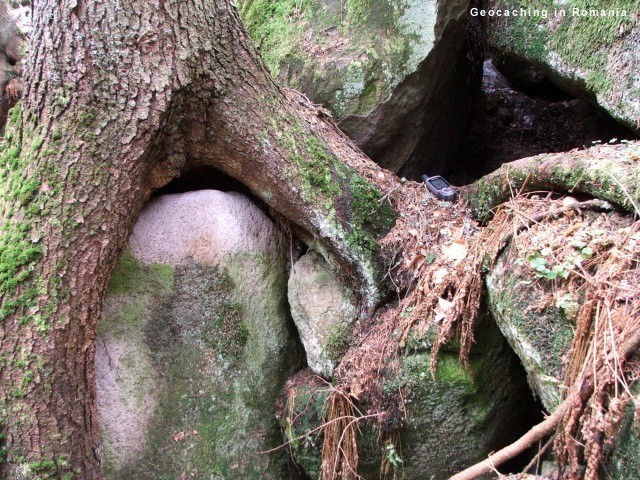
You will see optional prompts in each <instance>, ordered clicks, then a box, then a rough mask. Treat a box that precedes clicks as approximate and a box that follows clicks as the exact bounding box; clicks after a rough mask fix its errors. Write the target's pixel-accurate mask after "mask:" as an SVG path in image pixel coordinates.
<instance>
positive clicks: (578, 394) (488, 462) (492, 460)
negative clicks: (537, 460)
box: [449, 330, 640, 480]
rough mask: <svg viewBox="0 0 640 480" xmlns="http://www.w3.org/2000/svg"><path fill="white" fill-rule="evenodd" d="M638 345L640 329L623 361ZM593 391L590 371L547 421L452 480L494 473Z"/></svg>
mask: <svg viewBox="0 0 640 480" xmlns="http://www.w3.org/2000/svg"><path fill="white" fill-rule="evenodd" d="M638 348H640V330H639V331H636V332H635V333H634V335H633V336H631V337H630V338H629V340H627V342H626V343H625V345H624V347H623V349H622V352H621V354H620V355H621V360H622V361H624V360H626V359H627V358H629V357H630V356H631V355H632V354H633V353H634V352H635V351H636V350H638ZM592 393H593V373H591V372H588V373H587V374H586V375H585V376H584V377H583V379H582V381H581V382H580V383H579V384H577V385H575V386H574V388H573V389H572V392H571V393H570V394H569V395H568V396H567V398H566V399H565V400H564V402H562V403H561V404H560V406H558V408H556V409H555V411H554V412H553V413H552V414H551V415H549V416H548V417H547V418H545V419H544V421H542V422H541V423H539V424H538V425H536V426H534V427H533V428H532V429H531V430H529V431H528V432H527V433H525V434H524V435H523V436H522V437H520V438H519V439H518V440H516V441H515V442H514V443H512V444H511V445H508V446H506V447H504V448H503V449H501V450H498V451H497V452H496V453H494V454H492V455H490V456H489V457H488V458H487V459H485V460H483V461H482V462H479V463H476V464H475V465H472V466H471V467H469V468H467V469H466V470H463V471H462V472H460V473H457V474H455V475H454V476H452V477H450V478H449V480H473V479H474V478H477V477H479V476H480V475H483V474H485V473H488V472H491V471H492V470H493V468H495V467H498V466H500V465H502V464H503V463H504V462H506V461H507V460H510V459H512V458H514V457H516V456H518V455H520V454H521V453H522V452H524V451H525V450H526V449H528V448H529V447H531V446H533V444H535V443H536V442H538V441H540V440H542V439H543V438H544V437H546V436H548V435H550V434H551V433H552V432H553V431H554V429H555V428H556V427H557V426H558V424H559V423H560V420H561V419H562V418H563V417H564V415H565V413H567V410H568V409H569V408H570V407H571V406H572V405H573V403H574V402H575V401H576V400H582V401H586V400H587V399H588V398H589V397H590V396H591V394H592Z"/></svg>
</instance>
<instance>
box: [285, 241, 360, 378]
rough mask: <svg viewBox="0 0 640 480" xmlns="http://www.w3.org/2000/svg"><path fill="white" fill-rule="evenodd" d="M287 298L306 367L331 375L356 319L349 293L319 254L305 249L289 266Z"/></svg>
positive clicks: (327, 376)
mask: <svg viewBox="0 0 640 480" xmlns="http://www.w3.org/2000/svg"><path fill="white" fill-rule="evenodd" d="M288 297H289V305H290V307H291V316H292V317H293V321H294V322H295V324H296V327H297V329H298V332H299V333H300V339H301V340H302V344H303V345H304V348H305V351H306V352H307V363H308V365H309V367H311V369H312V370H313V371H315V372H316V373H319V374H321V375H323V376H325V377H326V378H331V375H332V373H333V369H334V367H335V365H336V364H337V362H338V361H339V360H340V358H341V357H342V355H343V354H344V352H345V350H346V348H347V347H348V346H349V344H348V341H349V337H350V334H351V326H352V324H353V322H354V321H355V320H356V309H355V307H354V299H353V298H351V297H352V295H350V294H349V292H348V291H347V290H346V289H345V287H344V286H343V285H342V284H341V283H340V282H339V281H338V279H337V278H336V277H335V275H334V274H333V272H332V271H331V268H330V267H329V264H328V263H327V262H326V261H325V260H324V259H323V258H322V256H321V255H320V254H319V253H317V252H314V251H309V252H308V253H306V254H305V255H303V256H302V257H300V259H299V260H298V261H297V262H296V263H295V264H294V265H293V268H292V270H291V275H290V277H289V290H288Z"/></svg>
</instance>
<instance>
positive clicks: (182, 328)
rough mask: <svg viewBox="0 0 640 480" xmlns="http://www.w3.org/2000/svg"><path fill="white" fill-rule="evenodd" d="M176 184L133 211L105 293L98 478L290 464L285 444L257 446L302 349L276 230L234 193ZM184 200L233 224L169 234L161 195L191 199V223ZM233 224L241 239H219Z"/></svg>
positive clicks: (258, 471)
mask: <svg viewBox="0 0 640 480" xmlns="http://www.w3.org/2000/svg"><path fill="white" fill-rule="evenodd" d="M182 195H183V196H180V195H175V196H171V197H172V198H171V199H170V200H169V201H167V202H165V203H163V202H162V201H160V202H156V203H154V204H152V205H151V208H147V209H146V210H145V211H144V212H143V213H142V215H141V217H140V220H139V222H138V224H137V225H136V227H135V229H134V233H133V235H132V237H131V239H130V245H131V247H130V250H128V251H127V252H126V253H125V254H124V256H123V258H122V260H121V261H120V264H119V266H118V267H117V269H116V272H115V273H114V276H113V279H112V282H111V286H110V289H109V294H108V296H107V299H106V301H105V310H104V316H103V318H102V321H101V322H100V326H99V337H100V338H99V341H98V345H99V346H98V349H97V354H96V370H97V384H98V405H99V413H100V415H101V417H102V419H101V426H102V431H103V446H102V456H103V464H104V466H105V475H106V478H109V479H125V478H136V479H177V478H180V477H181V476H182V475H183V474H184V475H186V476H187V478H212V479H236V478H243V479H244V478H246V479H256V480H257V479H274V480H275V479H277V480H280V479H286V478H295V477H296V475H295V473H291V474H290V473H289V471H288V467H287V466H288V460H287V457H286V454H285V453H284V452H283V451H281V450H277V449H276V450H274V451H273V452H272V453H269V454H264V453H261V452H263V451H267V450H271V449H273V448H275V447H277V446H278V445H280V444H281V437H280V433H279V430H278V427H277V423H276V421H275V418H274V414H275V411H274V403H275V400H276V397H277V394H278V392H279V390H280V388H281V387H282V385H283V384H284V381H285V380H286V378H287V377H289V376H290V375H291V374H292V373H293V372H295V371H296V370H297V369H299V368H300V367H301V364H302V362H303V361H304V360H303V359H304V353H303V352H302V349H301V347H300V345H299V343H298V341H297V339H296V334H295V332H294V327H293V324H292V321H291V319H290V316H289V313H288V308H287V300H286V276H287V272H286V262H285V254H286V252H287V251H288V250H287V245H286V242H285V241H284V238H283V237H282V235H281V234H280V233H279V231H278V230H277V229H276V228H275V226H274V225H273V224H272V223H271V222H270V220H268V219H267V217H266V216H265V215H264V214H263V213H262V212H261V211H260V210H259V209H258V208H257V207H255V205H252V204H251V203H250V202H249V201H248V200H247V199H246V198H245V197H240V196H238V195H230V194H221V193H220V192H213V193H199V192H196V193H195V194H194V193H191V194H182ZM203 196H204V198H202V197H203ZM194 200H197V201H198V202H200V201H202V200H206V202H205V203H206V205H210V207H209V208H211V209H213V210H215V211H216V212H215V213H216V214H218V215H221V216H226V217H227V218H228V219H231V221H233V222H234V226H233V228H231V227H230V228H227V229H224V230H222V231H217V230H216V231H213V232H209V231H208V230H207V229H208V228H209V227H210V226H211V224H212V223H211V222H206V225H205V226H204V227H203V229H200V230H198V229H197V228H195V227H194V228H180V229H176V230H175V231H174V232H173V234H174V235H177V237H171V235H169V236H166V235H167V232H170V231H171V227H170V226H168V225H167V224H166V223H165V222H166V220H167V218H168V216H167V215H165V213H166V212H165V211H164V209H165V208H171V209H177V211H178V212H181V210H180V208H181V207H183V206H185V205H189V206H190V208H189V210H188V211H194V210H193V209H191V207H193V206H194V205H197V207H198V208H197V209H196V210H195V212H196V215H195V217H194V218H193V219H190V220H189V221H193V222H195V223H196V225H198V226H200V222H201V220H202V217H203V216H204V215H205V214H206V212H205V211H203V210H202V209H201V204H200V203H198V202H196V203H195V204H194V203H193V202H194ZM236 206H239V207H240V210H238V209H236V208H235V207H236ZM155 207H157V208H158V210H156V211H155V213H157V215H156V214H154V213H153V212H154V210H153V209H154V208H155ZM174 211H175V210H174ZM239 211H242V212H244V214H245V215H249V221H247V222H246V224H245V225H244V226H243V220H242V218H240V217H239V216H237V215H238V212H239ZM150 212H151V213H150ZM163 212H164V213H163ZM182 213H185V211H182ZM180 218H183V217H182V216H181V215H180ZM245 220H246V218H245ZM238 225H240V226H241V227H242V228H239V229H238V230H237V231H234V228H235V227H238ZM176 232H178V233H176ZM233 235H241V236H242V239H243V241H244V242H245V243H243V244H242V247H241V249H240V250H234V249H235V248H236V247H237V246H238V243H237V242H233V241H232V242H230V243H228V244H227V243H224V244H221V243H220V242H219V241H218V240H224V241H226V240H227V239H229V238H230V236H231V238H232V237H233ZM248 238H251V239H253V242H255V243H254V244H253V245H254V249H253V250H251V248H250V245H251V244H250V242H248V240H247V239H248ZM149 239H151V240H153V241H149ZM194 242H195V243H194ZM141 245H144V247H145V248H144V255H142V254H140V253H138V252H139V251H140V248H141ZM167 245H170V246H173V248H174V249H173V250H162V249H164V248H166V246H167ZM221 245H222V246H221ZM214 246H217V248H218V250H215V248H214ZM214 250H215V251H214ZM159 252H160V253H159ZM194 252H195V253H194ZM192 254H197V255H198V256H199V257H198V258H199V260H197V261H196V260H194V259H193V257H192V256H191V255H192ZM207 255H208V257H207ZM142 256H143V257H144V259H145V261H144V262H143V261H142V260H141V259H140V258H139V257H142ZM168 257H171V258H172V260H173V262H172V263H152V262H151V261H152V260H154V258H156V259H159V258H168Z"/></svg>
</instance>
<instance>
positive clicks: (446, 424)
mask: <svg viewBox="0 0 640 480" xmlns="http://www.w3.org/2000/svg"><path fill="white" fill-rule="evenodd" d="M433 338H434V332H433V331H431V332H429V333H427V335H426V336H425V337H423V338H420V339H418V338H416V337H413V336H410V337H409V339H408V342H407V350H406V352H405V354H404V355H402V356H401V359H400V368H399V371H398V374H397V375H394V376H393V377H388V378H385V383H384V387H383V389H384V391H385V392H386V393H391V394H393V393H397V392H398V391H399V389H400V388H401V389H402V391H403V406H404V408H406V422H403V420H402V418H401V417H402V414H401V412H399V411H398V412H396V414H395V416H394V417H393V418H392V419H391V420H392V421H395V422H397V423H396V427H397V428H398V439H397V440H398V441H397V442H396V447H394V448H393V450H391V449H390V448H389V447H386V446H385V445H380V444H379V443H378V435H379V432H378V431H377V430H376V429H374V428H373V427H372V426H371V424H366V423H364V422H362V423H361V424H360V425H359V427H360V433H359V434H358V453H359V457H360V461H359V472H358V473H359V474H360V475H362V476H363V477H364V478H366V479H377V478H380V466H381V462H382V461H383V458H384V457H385V456H386V457H387V461H388V460H389V459H390V458H394V461H396V465H397V467H398V472H397V473H398V475H400V471H402V478H404V479H406V480H419V479H424V478H434V479H438V480H440V479H446V478H449V477H450V476H451V475H453V474H455V473H457V472H458V471H460V470H462V469H464V468H466V467H468V466H470V465H472V464H473V463H475V462H477V461H480V460H482V459H484V458H486V456H487V455H488V454H489V453H490V452H492V451H495V450H498V449H499V448H501V447H502V446H505V445H507V444H508V443H510V442H511V441H513V440H515V439H516V438H517V437H518V436H519V435H520V434H522V433H524V431H526V429H527V425H531V423H532V419H531V418H530V415H531V414H532V412H535V408H534V407H533V405H532V399H531V394H530V392H529V389H528V386H527V383H526V379H525V375H524V372H523V371H522V367H521V366H520V363H519V360H518V358H517V357H516V356H515V355H514V353H513V351H512V350H511V349H510V348H509V345H508V344H507V342H506V341H505V339H504V337H502V335H500V332H499V330H498V328H497V327H496V325H495V323H494V322H493V320H491V319H490V318H489V317H487V316H485V317H483V319H481V320H480V321H479V324H478V328H477V331H476V344H475V346H474V349H473V350H472V353H471V357H470V360H471V372H467V371H465V370H464V368H463V367H461V366H460V363H459V359H458V354H459V352H458V351H457V349H456V348H455V347H454V346H450V347H448V348H445V349H444V350H443V351H441V352H440V361H439V365H438V368H437V372H436V376H435V380H434V379H433V378H432V376H431V373H430V370H429V364H430V355H429V351H430V349H431V346H432V342H433ZM329 393H330V389H329V387H328V386H327V384H326V382H322V381H319V380H318V377H317V376H315V375H313V374H312V373H311V372H309V371H302V372H300V373H299V374H297V375H296V376H295V377H293V378H292V379H290V380H289V381H288V383H287V385H286V387H285V389H284V393H283V394H282V395H281V397H280V398H281V402H280V405H279V407H280V408H279V418H280V422H281V425H282V427H283V431H284V432H285V435H286V437H287V439H290V440H294V441H293V442H292V444H291V448H292V454H293V456H294V459H295V461H296V462H297V463H298V465H300V467H301V468H303V469H304V470H305V472H306V473H307V474H308V475H309V476H310V477H311V478H318V473H319V471H320V467H321V464H322V460H321V458H322V442H323V438H322V437H321V436H320V437H319V436H318V435H317V434H316V433H309V432H311V431H312V430H313V429H314V428H316V427H317V426H318V425H319V424H320V422H321V421H322V418H323V408H326V407H323V405H324V402H325V400H326V398H327V397H328V396H329ZM360 407H362V406H360ZM374 423H375V422H374ZM391 452H393V453H391ZM395 455H397V457H395ZM398 458H399V459H400V460H401V461H402V463H401V464H400V463H399V462H397V459H398ZM391 467H392V466H391ZM389 477H391V475H390V476H389ZM389 477H385V478H389Z"/></svg>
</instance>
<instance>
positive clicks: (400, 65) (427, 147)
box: [239, 0, 471, 175]
mask: <svg viewBox="0 0 640 480" xmlns="http://www.w3.org/2000/svg"><path fill="white" fill-rule="evenodd" d="M468 4H469V2H468V0H456V1H452V2H447V5H446V6H444V5H440V2H436V1H435V0H429V1H423V0H391V1H389V0H347V1H338V0H302V1H299V0H275V1H273V0H243V1H241V2H240V4H239V8H240V13H241V15H242V17H243V19H244V22H245V25H246V27H247V29H248V30H249V32H250V34H251V36H252V37H253V40H254V42H255V44H256V45H257V46H258V47H259V49H260V52H261V54H262V57H263V59H264V61H265V63H266V64H267V67H268V68H269V69H270V70H271V73H272V74H273V76H274V77H276V78H278V79H279V80H280V81H281V82H282V83H285V84H287V85H289V86H291V87H293V88H295V89H297V90H300V91H302V92H304V93H306V94H307V95H308V96H309V98H311V100H313V102H315V103H318V104H322V105H324V106H325V107H326V108H328V109H329V110H330V111H331V112H332V114H333V116H334V118H335V119H336V120H337V121H338V123H339V126H340V128H341V129H342V130H344V131H345V132H346V133H347V135H349V137H351V138H352V139H353V140H354V141H355V142H356V143H357V144H358V145H359V146H360V147H361V148H362V149H363V150H364V151H365V153H367V154H368V155H370V156H371V158H373V159H374V160H376V161H377V162H379V163H380V164H381V165H383V166H385V167H388V168H390V169H392V170H394V171H396V172H401V173H402V174H407V173H409V174H414V175H415V174H417V173H420V172H421V171H422V169H424V168H425V166H427V165H428V164H429V163H430V164H431V167H432V168H438V167H440V168H441V167H442V166H443V165H444V164H445V162H446V161H447V160H450V159H452V158H453V152H454V150H455V148H456V145H455V141H454V140H453V139H455V137H456V135H455V133H456V132H457V133H459V132H464V129H465V122H464V121H461V118H465V115H464V113H465V111H466V109H467V107H468V100H469V98H468V94H469V89H468V83H469V82H468V80H469V78H470V75H471V73H470V72H471V69H470V63H469V61H468V58H467V55H466V53H467V52H466V50H465V36H466V13H467V7H468ZM436 119H437V121H436ZM434 129H435V130H437V133H438V134H443V135H444V134H446V133H447V132H450V133H449V135H446V138H443V140H442V142H440V141H439V140H438V135H437V134H435V133H433V132H432V131H433V130H434ZM425 136H430V137H431V138H430V141H429V142H426V141H425V139H424V137H425ZM441 136H442V135H441ZM399 138H401V139H402V140H401V141H398V139H399ZM419 147H421V148H419ZM448 155H451V158H448ZM429 158H431V160H429ZM438 163H440V165H438ZM422 173H424V172H422Z"/></svg>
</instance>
